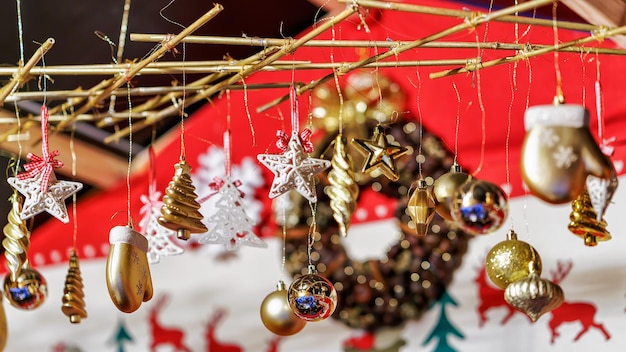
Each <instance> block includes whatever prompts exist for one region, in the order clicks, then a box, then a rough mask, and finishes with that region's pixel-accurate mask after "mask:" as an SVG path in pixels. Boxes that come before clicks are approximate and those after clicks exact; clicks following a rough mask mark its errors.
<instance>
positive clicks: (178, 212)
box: [158, 159, 208, 240]
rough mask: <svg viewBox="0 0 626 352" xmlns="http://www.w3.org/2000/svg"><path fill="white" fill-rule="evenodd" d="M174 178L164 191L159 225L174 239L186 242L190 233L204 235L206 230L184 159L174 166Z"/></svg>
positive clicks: (187, 165) (189, 171)
mask: <svg viewBox="0 0 626 352" xmlns="http://www.w3.org/2000/svg"><path fill="white" fill-rule="evenodd" d="M174 169H175V172H174V177H172V180H171V181H170V183H169V184H168V186H167V188H166V189H165V195H164V196H163V206H162V207H161V216H160V217H159V218H158V221H159V224H161V226H163V227H166V228H168V229H170V230H172V231H176V237H178V238H179V239H181V240H188V239H189V238H190V234H192V233H204V232H207V231H208V229H207V227H206V225H204V224H203V223H202V218H203V216H202V214H201V213H200V204H199V203H198V202H197V201H196V198H198V196H197V195H196V193H195V190H196V188H195V187H194V186H193V184H192V181H191V167H190V166H189V164H187V162H186V161H185V160H184V159H181V160H180V161H179V162H178V163H177V164H175V165H174Z"/></svg>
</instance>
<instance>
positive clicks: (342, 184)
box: [326, 134, 359, 237]
mask: <svg viewBox="0 0 626 352" xmlns="http://www.w3.org/2000/svg"><path fill="white" fill-rule="evenodd" d="M334 143H335V148H334V149H335V153H334V154H333V158H332V160H331V162H330V164H331V166H332V169H331V170H330V172H329V173H328V182H329V183H330V186H329V187H328V188H327V189H326V194H327V195H328V197H329V198H330V208H331V209H332V211H333V218H335V221H337V224H338V225H339V232H340V233H341V234H342V235H343V236H344V237H345V236H347V235H348V228H349V227H350V223H351V220H352V214H353V213H354V210H355V209H356V204H357V202H356V201H357V198H358V197H359V185H358V184H357V183H356V180H355V176H354V171H353V165H352V158H351V157H350V155H349V154H348V153H347V152H346V141H345V139H344V138H343V135H341V134H338V135H337V137H336V138H335V142H334Z"/></svg>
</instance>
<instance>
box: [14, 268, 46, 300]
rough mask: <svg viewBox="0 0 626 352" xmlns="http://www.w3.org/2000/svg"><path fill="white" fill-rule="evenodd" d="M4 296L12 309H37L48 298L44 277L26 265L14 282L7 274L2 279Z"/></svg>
mask: <svg viewBox="0 0 626 352" xmlns="http://www.w3.org/2000/svg"><path fill="white" fill-rule="evenodd" d="M4 294H5V296H6V298H7V300H8V301H9V303H11V305H12V306H13V307H16V308H19V309H25V310H31V309H35V308H37V307H39V306H40V305H41V304H42V303H43V302H44V301H45V300H46V297H47V296H48V287H47V285H46V280H45V279H44V277H43V276H42V275H41V274H40V273H39V272H38V271H37V270H35V269H33V268H31V267H30V266H29V265H28V264H26V265H25V266H24V267H22V270H20V273H19V275H18V276H17V278H16V279H15V280H12V279H11V275H10V274H8V275H7V276H6V278H5V279H4Z"/></svg>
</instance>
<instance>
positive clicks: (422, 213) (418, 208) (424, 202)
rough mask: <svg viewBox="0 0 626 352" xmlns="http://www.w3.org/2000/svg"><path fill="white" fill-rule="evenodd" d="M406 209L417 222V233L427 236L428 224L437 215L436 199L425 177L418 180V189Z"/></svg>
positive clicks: (414, 221) (415, 222)
mask: <svg viewBox="0 0 626 352" xmlns="http://www.w3.org/2000/svg"><path fill="white" fill-rule="evenodd" d="M406 210H407V212H408V213H409V215H410V216H411V219H412V220H413V223H414V224H415V231H416V232H417V234H418V235H419V236H425V235H426V233H427V232H428V226H429V225H430V222H431V221H432V220H433V216H435V200H434V198H433V195H432V193H431V192H430V191H429V190H428V184H427V183H426V180H424V179H423V178H420V179H419V180H418V181H417V189H415V191H413V194H411V197H410V198H409V204H408V205H407V207H406Z"/></svg>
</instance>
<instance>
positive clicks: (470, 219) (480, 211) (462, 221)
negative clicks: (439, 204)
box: [451, 179, 509, 235]
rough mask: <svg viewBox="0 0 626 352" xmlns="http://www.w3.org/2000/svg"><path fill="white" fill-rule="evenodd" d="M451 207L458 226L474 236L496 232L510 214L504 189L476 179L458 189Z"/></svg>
mask: <svg viewBox="0 0 626 352" xmlns="http://www.w3.org/2000/svg"><path fill="white" fill-rule="evenodd" d="M451 205H452V207H451V209H452V211H451V214H452V218H453V219H454V221H455V222H456V223H457V225H459V226H460V227H461V228H462V229H463V230H465V231H467V232H469V233H471V234H474V235H485V234H488V233H491V232H494V231H496V230H497V229H499V228H500V226H502V224H504V221H505V220H506V217H507V215H508V212H509V205H508V202H507V199H506V194H505V193H504V191H503V190H502V188H500V187H498V186H496V185H495V184H493V183H491V182H488V181H483V180H476V179H473V180H471V181H468V182H466V183H464V184H463V185H462V186H461V187H459V188H458V189H457V191H456V192H455V193H454V197H453V198H452V202H451Z"/></svg>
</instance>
